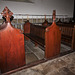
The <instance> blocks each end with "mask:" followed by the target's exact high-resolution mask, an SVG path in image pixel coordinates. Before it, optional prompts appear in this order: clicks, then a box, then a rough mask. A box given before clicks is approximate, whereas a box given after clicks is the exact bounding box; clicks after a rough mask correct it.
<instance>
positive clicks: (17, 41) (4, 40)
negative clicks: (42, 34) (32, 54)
mask: <svg viewBox="0 0 75 75" xmlns="http://www.w3.org/2000/svg"><path fill="white" fill-rule="evenodd" d="M6 10H8V8H6ZM6 10H5V11H4V13H6V17H5V18H10V17H9V11H8V12H6ZM4 13H3V14H4ZM7 15H8V16H7ZM5 26H6V27H3V28H1V27H0V69H1V72H2V73H4V72H7V71H10V70H13V69H15V68H18V67H21V66H23V65H25V47H24V35H23V34H22V31H21V30H19V29H16V28H13V27H12V25H11V23H10V19H6V23H5Z"/></svg>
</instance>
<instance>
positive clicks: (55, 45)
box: [24, 11, 61, 59]
mask: <svg viewBox="0 0 75 75" xmlns="http://www.w3.org/2000/svg"><path fill="white" fill-rule="evenodd" d="M24 27H25V28H24V30H26V28H27V27H29V28H27V29H29V30H27V31H28V32H27V31H25V32H24V34H25V36H26V37H28V38H30V39H31V40H33V41H34V42H36V43H38V44H39V45H41V46H43V47H44V48H45V58H47V59H48V58H50V57H53V56H55V55H58V54H59V53H60V43H61V31H60V29H59V27H58V26H57V25H56V24H55V11H53V24H52V25H51V26H49V25H41V26H39V25H33V24H31V23H28V24H27V23H26V24H24Z"/></svg>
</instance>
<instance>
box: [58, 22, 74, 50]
mask: <svg viewBox="0 0 75 75" xmlns="http://www.w3.org/2000/svg"><path fill="white" fill-rule="evenodd" d="M57 25H58V26H59V27H60V29H61V43H63V44H66V45H68V46H70V47H71V48H72V50H75V24H74V23H61V22H58V23H57Z"/></svg>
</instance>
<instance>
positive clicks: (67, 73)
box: [10, 52, 75, 75]
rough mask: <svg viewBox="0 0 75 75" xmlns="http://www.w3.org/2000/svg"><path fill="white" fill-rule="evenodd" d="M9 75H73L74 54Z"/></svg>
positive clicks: (74, 67)
mask: <svg viewBox="0 0 75 75" xmlns="http://www.w3.org/2000/svg"><path fill="white" fill-rule="evenodd" d="M10 75H75V52H73V53H70V54H67V55H65V56H62V57H59V58H56V59H52V60H49V61H47V62H45V63H41V64H39V65H36V66H33V67H30V68H27V69H23V70H21V71H17V72H15V73H13V74H10Z"/></svg>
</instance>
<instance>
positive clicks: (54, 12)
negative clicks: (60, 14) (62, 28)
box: [53, 10, 56, 22]
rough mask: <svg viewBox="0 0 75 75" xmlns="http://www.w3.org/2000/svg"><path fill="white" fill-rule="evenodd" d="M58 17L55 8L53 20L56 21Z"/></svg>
mask: <svg viewBox="0 0 75 75" xmlns="http://www.w3.org/2000/svg"><path fill="white" fill-rule="evenodd" d="M55 19H56V10H53V22H55Z"/></svg>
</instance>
